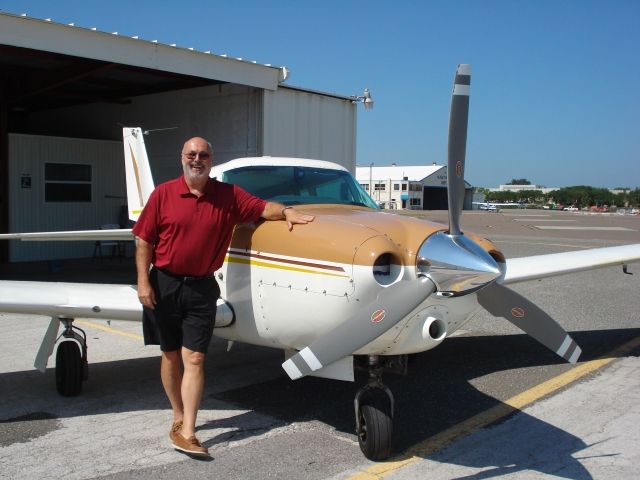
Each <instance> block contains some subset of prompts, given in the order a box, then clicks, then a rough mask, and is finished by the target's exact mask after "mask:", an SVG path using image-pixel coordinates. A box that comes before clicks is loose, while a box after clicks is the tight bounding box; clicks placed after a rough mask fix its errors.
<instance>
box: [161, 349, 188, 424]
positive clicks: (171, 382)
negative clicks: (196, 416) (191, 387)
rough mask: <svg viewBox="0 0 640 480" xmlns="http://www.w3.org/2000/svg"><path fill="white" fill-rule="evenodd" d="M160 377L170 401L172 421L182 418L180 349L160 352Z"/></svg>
mask: <svg viewBox="0 0 640 480" xmlns="http://www.w3.org/2000/svg"><path fill="white" fill-rule="evenodd" d="M160 377H161V378H162V386H163V387H164V391H165V393H166V394H167V397H168V398H169V402H170V403H171V409H172V410H173V421H174V423H175V422H177V421H180V420H183V417H184V405H183V403H182V393H181V388H182V378H183V374H182V358H181V356H180V350H174V351H172V352H162V360H161V362H160Z"/></svg>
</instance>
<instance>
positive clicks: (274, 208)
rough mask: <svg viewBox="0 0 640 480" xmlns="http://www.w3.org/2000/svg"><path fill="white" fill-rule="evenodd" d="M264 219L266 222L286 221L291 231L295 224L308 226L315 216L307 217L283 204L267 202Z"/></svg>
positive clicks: (263, 214)
mask: <svg viewBox="0 0 640 480" xmlns="http://www.w3.org/2000/svg"><path fill="white" fill-rule="evenodd" d="M262 218H264V219H265V220H286V221H287V227H289V231H291V230H292V229H293V225H295V224H303V225H304V224H306V223H309V222H312V221H313V219H314V218H315V216H313V215H307V214H306V213H302V212H299V211H297V210H296V209H295V208H292V207H285V206H284V205H282V204H281V203H277V202H267V204H266V205H265V206H264V211H263V212H262Z"/></svg>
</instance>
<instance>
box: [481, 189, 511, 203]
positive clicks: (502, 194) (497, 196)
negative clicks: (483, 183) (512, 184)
mask: <svg viewBox="0 0 640 480" xmlns="http://www.w3.org/2000/svg"><path fill="white" fill-rule="evenodd" d="M486 200H487V201H488V202H499V203H504V202H515V201H517V200H518V193H517V192H510V191H506V190H505V191H498V192H488V193H487V194H486Z"/></svg>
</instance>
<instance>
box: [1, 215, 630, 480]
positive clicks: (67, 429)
mask: <svg viewBox="0 0 640 480" xmlns="http://www.w3.org/2000/svg"><path fill="white" fill-rule="evenodd" d="M420 215H424V216H426V217H427V218H430V219H433V220H436V221H442V222H443V223H446V212H420ZM551 226H552V227H562V228H547V227H551ZM462 228H463V230H468V231H474V232H475V233H479V234H481V235H483V236H487V237H489V238H491V239H492V240H493V241H494V242H495V243H496V244H497V245H498V247H499V248H500V249H502V251H503V252H504V253H505V254H506V255H507V256H508V257H520V256H525V255H536V254H542V253H553V252H559V251H567V250H576V249H584V248H591V247H600V246H610V245H621V244H629V243H640V217H638V216H621V215H585V214H575V213H570V212H550V211H511V210H505V211H503V212H501V213H488V212H465V213H464V214H463V218H462ZM19 267H20V268H16V266H2V267H0V278H2V279H9V278H12V279H31V280H53V281H103V282H122V283H128V282H131V281H132V280H133V279H134V275H133V268H132V264H131V259H124V260H123V259H117V258H116V259H105V260H104V261H102V262H101V261H99V260H94V261H65V262H63V264H62V265H55V267H56V268H52V265H50V264H22V265H20V266H19ZM629 270H630V272H632V273H634V275H625V274H623V272H622V269H621V268H606V269H601V270H597V271H593V272H583V273H579V274H572V275H566V276H560V277H554V278H551V279H546V280H541V281H535V282H528V283H523V284H518V285H515V286H514V287H513V288H514V289H515V290H517V291H518V292H519V293H521V294H523V295H525V296H526V297H528V298H529V299H530V300H533V301H534V302H536V303H537V304H538V305H540V306H541V307H543V308H544V309H545V310H546V311H547V312H548V313H550V314H551V315H552V316H553V317H554V318H556V320H558V322H559V323H560V324H561V325H562V326H563V327H564V328H565V329H567V330H568V331H569V332H570V333H571V334H572V336H573V337H574V338H575V340H576V341H577V342H578V343H579V344H580V346H581V347H582V350H583V352H584V353H583V356H582V357H581V359H580V362H579V364H578V365H577V366H572V365H568V364H565V363H561V362H560V361H559V360H558V358H557V357H556V356H555V355H554V354H553V353H551V352H549V351H547V350H546V349H545V348H544V347H542V346H540V345H539V344H537V343H536V342H535V341H533V340H531V339H530V338H529V337H528V336H526V335H524V334H522V333H521V332H519V331H518V330H517V329H515V327H513V326H511V325H510V324H509V323H507V322H506V321H503V320H499V319H494V318H492V317H491V316H489V315H488V314H484V313H479V314H477V315H476V317H474V319H473V320H472V321H471V322H470V323H468V324H467V325H466V326H465V328H464V331H462V332H461V333H460V334H458V335H455V336H453V337H451V338H449V339H447V341H445V342H444V343H443V344H442V345H441V346H439V347H438V348H436V349H434V350H431V351H428V352H424V353H422V354H418V355H415V356H414V357H413V358H412V360H411V364H410V372H409V375H408V376H406V377H402V376H395V375H388V376H386V377H385V383H386V384H387V385H388V386H389V388H390V389H391V390H392V391H393V393H394V396H395V399H396V409H395V419H394V455H395V456H394V458H392V459H390V460H389V461H387V462H380V463H374V462H370V461H368V460H366V459H365V458H364V457H363V456H362V454H361V452H360V449H359V447H358V444H357V439H356V437H355V434H354V432H353V430H354V418H353V395H354V394H355V392H356V390H357V389H358V388H359V385H360V383H361V382H362V381H363V379H362V378H361V377H359V378H358V379H357V380H359V382H355V383H353V384H352V383H345V382H338V381H331V380H324V379H317V378H304V379H301V380H298V381H296V382H292V381H290V380H289V379H288V377H286V376H285V374H284V373H283V371H282V369H281V367H280V364H281V362H282V355H281V353H280V352H278V351H274V350H271V349H265V348H258V347H253V346H249V345H241V344H236V345H234V346H233V348H232V349H231V351H229V352H227V351H226V350H227V345H226V342H223V341H221V340H219V339H214V341H213V343H212V348H211V350H210V354H209V355H208V360H207V361H208V367H207V380H206V391H205V396H204V399H203V403H202V409H201V411H200V415H199V418H198V425H199V431H198V436H199V437H200V439H201V440H202V441H203V443H204V444H205V445H206V446H207V447H208V448H209V449H210V452H211V453H212V457H213V458H212V459H211V460H209V461H201V460H194V459H191V458H189V457H187V456H185V455H183V454H180V453H178V452H176V451H174V450H173V449H172V448H171V447H170V444H169V440H168V432H169V428H170V425H171V415H170V411H169V410H168V403H167V400H166V399H165V396H164V393H163V391H162V387H161V385H160V382H159V378H158V375H159V372H158V367H159V360H158V352H157V350H156V349H155V348H154V347H144V346H143V345H142V340H141V327H140V325H139V324H137V323H131V322H112V323H111V325H110V326H109V325H106V324H105V323H104V322H89V321H80V320H79V321H77V323H78V324H80V325H79V326H81V327H82V328H83V329H85V331H86V332H87V334H88V338H89V359H90V377H89V380H88V381H87V382H85V383H84V385H83V392H82V394H81V395H80V396H78V397H74V398H63V397H60V396H59V395H58V394H57V393H56V391H55V375H54V371H53V368H52V365H53V363H54V360H53V359H52V360H51V361H50V365H49V367H50V368H49V370H48V371H47V372H46V374H44V375H42V374H40V373H39V372H37V371H34V370H33V369H32V364H33V358H34V356H35V352H36V350H37V348H38V346H39V343H40V341H41V338H42V335H43V334H44V331H45V329H46V326H47V323H48V319H45V318H42V317H33V316H26V315H21V316H19V315H8V314H0V339H1V340H0V344H1V345H2V348H1V349H0V391H1V392H2V395H0V478H11V479H14V478H25V479H26V478H29V479H31V478H43V479H45V478H69V479H88V478H110V479H116V478H117V479H120V478H122V479H124V478H141V479H146V478H149V479H152V478H153V479H157V478H177V477H181V478H198V477H206V478H229V479H253V478H255V479H258V478H260V479H263V478H278V479H301V478H304V479H360V480H362V479H375V478H391V479H413V478H434V479H450V478H474V479H481V478H493V477H499V478H518V479H520V478H522V479H529V478H572V479H592V478H593V479H605V478H606V479H610V478H616V479H635V478H638V476H639V475H640V467H639V466H638V465H640V429H638V424H640V401H639V400H640V359H639V358H638V354H639V353H640V295H639V293H640V263H638V264H635V265H631V266H630V268H629Z"/></svg>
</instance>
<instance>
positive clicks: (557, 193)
mask: <svg viewBox="0 0 640 480" xmlns="http://www.w3.org/2000/svg"><path fill="white" fill-rule="evenodd" d="M549 197H550V199H552V200H553V201H554V202H555V203H562V204H564V205H576V206H578V207H591V206H593V205H615V195H614V194H613V193H612V192H611V191H610V190H609V189H607V188H594V187H588V186H585V185H578V186H575V187H565V188H561V189H559V190H554V191H552V192H550V193H549Z"/></svg>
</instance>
